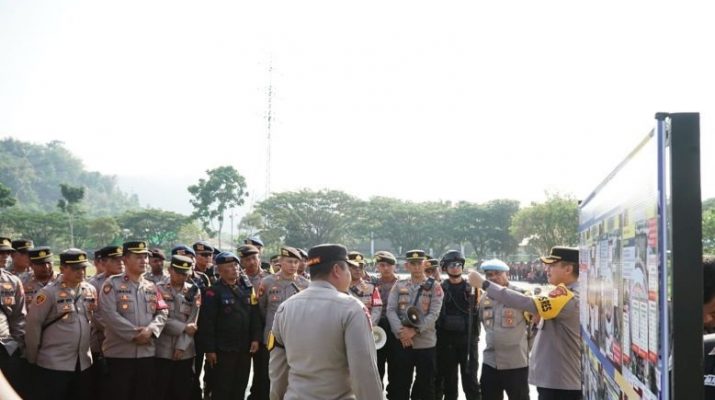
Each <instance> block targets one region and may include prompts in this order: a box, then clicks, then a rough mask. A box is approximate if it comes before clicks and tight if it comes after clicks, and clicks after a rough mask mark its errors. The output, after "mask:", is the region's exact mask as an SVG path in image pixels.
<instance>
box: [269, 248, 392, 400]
mask: <svg viewBox="0 0 715 400" xmlns="http://www.w3.org/2000/svg"><path fill="white" fill-rule="evenodd" d="M350 263H353V262H352V261H349V260H348V257H347V250H346V249H345V247H344V246H341V245H333V244H323V245H319V246H315V247H313V248H311V249H310V250H309V251H308V271H309V272H310V277H311V283H310V287H309V288H308V289H306V290H304V291H302V292H300V293H298V294H297V295H295V296H293V297H291V298H290V299H288V300H286V301H285V302H283V304H281V306H280V307H279V308H278V312H277V313H276V316H275V321H274V322H273V327H272V328H273V329H272V332H273V333H272V336H273V337H272V339H273V340H271V342H272V344H274V345H275V346H274V347H273V348H272V351H271V360H270V378H271V399H272V400H278V399H283V398H286V399H359V400H376V399H383V398H384V396H383V393H382V385H381V384H380V378H379V376H378V372H377V365H376V364H377V361H376V352H375V342H374V339H373V336H372V333H371V327H370V319H369V316H368V314H367V309H366V308H365V306H364V305H363V304H362V303H360V302H359V301H358V300H356V299H355V298H354V297H352V296H350V295H348V294H346V293H345V292H346V291H347V290H348V287H349V286H350V280H351V278H350V272H349V269H348V264H350ZM270 344H271V343H270V342H269V345H270Z"/></svg>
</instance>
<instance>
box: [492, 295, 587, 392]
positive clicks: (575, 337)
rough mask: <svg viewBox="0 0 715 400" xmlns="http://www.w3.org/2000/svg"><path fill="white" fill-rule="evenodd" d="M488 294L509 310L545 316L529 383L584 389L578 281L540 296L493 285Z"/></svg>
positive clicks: (533, 356)
mask: <svg viewBox="0 0 715 400" xmlns="http://www.w3.org/2000/svg"><path fill="white" fill-rule="evenodd" d="M487 294H488V295H489V297H491V298H492V299H494V300H496V301H498V302H500V303H503V304H505V305H507V306H509V307H513V308H515V309H518V310H523V311H527V312H530V313H532V314H536V313H538V314H539V316H540V317H541V321H540V322H539V327H538V333H537V334H536V338H535V340H534V346H533V348H532V349H531V357H530V359H529V383H530V384H532V385H534V386H537V387H543V388H549V389H561V390H581V331H580V326H579V309H578V307H579V304H578V303H579V300H578V299H579V294H578V282H575V283H573V284H572V285H570V286H568V287H567V286H564V285H559V286H557V287H556V288H555V289H553V290H552V291H550V292H549V293H547V294H546V295H543V296H536V297H530V296H525V295H523V294H521V293H519V292H515V291H513V290H509V289H507V288H504V287H502V286H500V285H497V284H495V283H490V285H489V287H488V288H487Z"/></svg>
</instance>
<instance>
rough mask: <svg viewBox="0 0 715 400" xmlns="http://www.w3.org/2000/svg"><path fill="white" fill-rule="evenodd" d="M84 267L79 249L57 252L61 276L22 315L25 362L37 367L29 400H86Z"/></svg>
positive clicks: (89, 297) (87, 294)
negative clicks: (58, 253) (31, 397)
mask: <svg viewBox="0 0 715 400" xmlns="http://www.w3.org/2000/svg"><path fill="white" fill-rule="evenodd" d="M87 266H89V258H88V257H87V253H85V252H84V251H82V250H79V249H74V248H73V249H68V250H65V251H63V252H62V253H60V271H61V272H62V274H61V275H60V276H59V277H58V278H57V280H56V281H55V282H54V283H53V284H51V285H47V286H45V287H43V288H42V289H40V291H39V292H38V293H37V295H36V296H35V299H34V301H33V303H34V304H33V306H32V307H31V308H30V309H29V312H28V314H27V326H26V331H27V333H26V335H25V343H26V350H27V353H26V354H27V361H28V362H30V364H35V365H37V369H36V371H35V375H36V378H37V381H38V382H42V384H40V385H36V386H35V395H34V396H33V398H35V399H67V400H70V399H83V398H90V397H91V384H92V382H91V380H90V374H89V367H90V365H91V364H92V353H91V351H90V348H89V333H90V325H91V323H92V322H91V321H92V317H93V314H94V311H95V310H96V309H97V291H96V289H95V288H94V287H93V286H92V285H90V284H89V283H87V282H85V281H84V277H85V273H86V270H87Z"/></svg>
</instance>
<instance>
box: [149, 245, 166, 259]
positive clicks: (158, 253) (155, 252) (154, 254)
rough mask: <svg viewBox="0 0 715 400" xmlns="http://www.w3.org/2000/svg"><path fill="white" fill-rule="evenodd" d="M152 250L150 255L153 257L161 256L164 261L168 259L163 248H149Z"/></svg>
mask: <svg viewBox="0 0 715 400" xmlns="http://www.w3.org/2000/svg"><path fill="white" fill-rule="evenodd" d="M149 251H150V252H151V255H150V256H149V257H151V258H161V260H162V261H164V260H166V254H164V252H163V251H162V250H161V249H158V248H155V249H151V250H149Z"/></svg>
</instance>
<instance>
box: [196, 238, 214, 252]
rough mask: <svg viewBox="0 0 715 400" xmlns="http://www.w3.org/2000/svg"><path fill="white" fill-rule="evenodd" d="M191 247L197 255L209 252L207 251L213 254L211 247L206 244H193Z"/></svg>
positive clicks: (201, 242) (202, 242)
mask: <svg viewBox="0 0 715 400" xmlns="http://www.w3.org/2000/svg"><path fill="white" fill-rule="evenodd" d="M191 247H193V249H194V251H195V252H197V253H200V252H209V251H210V252H212V253H213V251H214V248H213V246H211V245H210V244H208V242H204V241H200V242H196V243H194V245H193V246H191Z"/></svg>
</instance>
